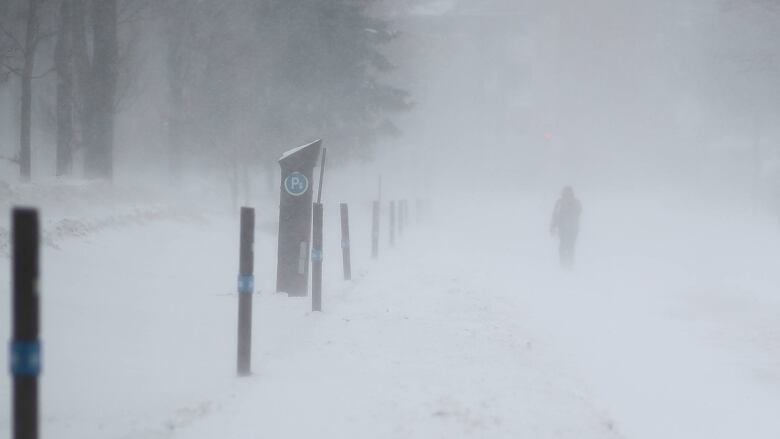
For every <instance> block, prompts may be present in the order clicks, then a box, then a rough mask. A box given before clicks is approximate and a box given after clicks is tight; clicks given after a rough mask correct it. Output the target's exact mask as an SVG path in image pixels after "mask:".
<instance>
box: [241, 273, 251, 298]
mask: <svg viewBox="0 0 780 439" xmlns="http://www.w3.org/2000/svg"><path fill="white" fill-rule="evenodd" d="M254 292H255V277H254V276H252V275H251V274H245V275H240V274H239V275H238V293H239V294H252V293H254Z"/></svg>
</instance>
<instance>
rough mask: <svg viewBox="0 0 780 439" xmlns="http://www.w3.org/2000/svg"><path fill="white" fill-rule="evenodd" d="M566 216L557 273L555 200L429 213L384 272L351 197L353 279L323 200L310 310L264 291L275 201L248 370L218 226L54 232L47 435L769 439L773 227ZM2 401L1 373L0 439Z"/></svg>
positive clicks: (5, 409) (601, 214) (226, 237)
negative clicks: (565, 245) (569, 243)
mask: <svg viewBox="0 0 780 439" xmlns="http://www.w3.org/2000/svg"><path fill="white" fill-rule="evenodd" d="M134 201H135V200H134ZM583 201H584V204H585V216H584V224H583V233H582V237H581V241H580V251H579V255H578V258H579V261H578V262H579V263H578V265H577V268H576V270H575V271H573V272H562V271H561V270H559V269H558V267H557V264H556V255H555V244H554V242H553V241H552V239H551V238H550V237H549V236H547V235H546V234H545V231H546V228H547V227H546V226H547V220H548V219H549V218H548V215H549V211H548V210H549V208H550V205H551V203H552V200H547V201H546V202H545V203H537V202H535V201H534V200H532V199H522V198H520V199H518V203H517V204H516V205H514V206H512V207H506V206H502V205H500V204H499V203H492V202H490V201H486V200H483V201H481V202H474V203H464V205H466V207H463V208H458V207H454V208H453V207H452V205H451V204H449V203H444V202H440V204H438V205H437V207H438V209H434V211H433V212H434V213H433V214H432V215H431V216H429V217H427V218H426V219H425V221H424V222H423V223H421V224H416V223H414V222H413V225H412V227H411V228H410V229H408V230H407V231H406V232H405V233H404V235H403V236H402V237H401V238H400V239H399V242H398V245H397V246H396V247H395V248H393V249H388V248H387V245H386V244H387V243H386V234H383V238H384V239H383V241H384V242H383V248H382V255H381V258H380V260H379V261H371V260H370V259H369V257H368V251H369V248H368V247H369V243H370V241H369V230H368V228H367V227H368V225H369V218H368V213H369V204H368V203H367V202H365V201H364V202H360V203H353V204H352V205H351V211H350V215H351V219H352V224H353V229H352V243H353V246H354V249H353V252H354V253H353V261H354V268H353V273H355V275H354V278H355V279H354V280H353V281H351V282H344V281H343V280H341V275H340V263H341V262H340V252H339V237H338V224H337V212H338V205H337V203H329V204H328V205H327V206H326V213H325V214H326V223H327V225H326V227H327V228H326V233H325V240H326V242H325V245H326V248H325V256H326V267H325V289H324V299H323V300H324V312H322V313H311V312H310V311H309V310H310V302H309V300H310V299H308V298H306V299H297V298H296V299H293V298H288V297H286V296H284V295H280V294H276V293H273V288H274V279H275V277H274V273H275V266H274V257H275V253H276V242H275V229H274V227H273V217H274V216H275V215H276V210H275V207H276V206H274V205H273V203H267V205H264V206H262V208H260V207H258V215H259V217H260V219H259V220H258V229H257V236H256V242H255V252H256V260H255V262H256V264H255V272H256V277H257V281H256V289H257V293H256V295H255V296H254V324H253V328H254V329H253V360H252V361H253V372H254V374H253V375H252V376H251V377H247V378H237V377H236V376H235V355H236V346H235V345H236V314H237V297H236V294H235V279H236V273H237V267H238V261H237V260H238V246H237V240H238V219H237V217H233V216H228V215H224V214H221V213H215V212H213V211H209V210H202V211H200V210H197V209H193V208H191V207H190V208H188V209H186V210H182V208H181V207H180V206H168V205H162V206H161V205H154V207H153V208H154V209H156V210H154V212H157V214H154V215H152V217H144V219H143V220H141V221H119V222H116V223H112V222H111V221H108V222H106V221H105V220H103V222H102V223H101V224H104V226H103V227H99V228H94V229H89V230H88V231H86V232H85V233H82V234H77V235H67V234H66V236H63V237H61V238H59V239H58V240H57V242H56V243H54V244H52V243H49V245H46V246H45V247H44V252H43V267H42V268H43V279H42V296H43V301H42V306H43V309H42V312H43V323H42V338H43V341H44V374H43V377H42V384H41V386H42V387H41V389H42V390H41V395H42V418H41V422H42V430H43V431H42V437H44V438H46V437H49V438H52V437H57V438H64V439H68V438H78V439H92V438H95V439H97V438H128V439H129V438H181V439H206V438H209V439H211V438H215V437H220V438H261V437H311V436H315V435H316V436H317V437H333V438H344V437H371V438H374V437H377V438H380V437H388V438H389V437H420V438H431V437H441V438H451V437H502V438H503V437H506V438H516V437H529V438H557V437H565V438H648V439H650V438H652V439H657V438H661V437H663V438H686V439H689V438H708V439H711V438H735V437H750V438H776V437H779V436H780V418H778V417H777V415H776V409H777V407H780V296H779V295H778V294H777V293H778V287H779V286H780V270H778V267H777V263H778V260H780V232H779V231H778V228H777V226H776V225H775V224H773V222H771V221H769V220H766V221H765V222H764V220H762V219H761V218H753V217H749V216H745V217H735V216H733V215H731V216H729V215H727V214H724V213H723V212H715V213H713V212H709V213H706V212H704V211H702V212H697V213H692V212H689V211H682V210H679V209H677V210H675V209H674V208H673V207H670V208H668V209H664V210H661V209H652V208H650V207H648V206H644V207H643V206H639V205H630V206H626V205H625V204H620V202H618V201H609V200H603V201H601V202H598V203H596V202H594V201H589V200H587V199H585V200H583ZM412 206H414V204H413V203H412ZM445 207H446V209H445ZM116 209H118V211H120V212H122V213H121V214H117V215H115V216H121V215H127V211H128V209H127V208H126V207H116ZM134 209H135V208H133V209H130V210H131V212H146V211H147V210H146V208H144V207H141V208H138V209H136V210H134ZM478 211H482V212H486V213H487V214H486V215H484V216H482V217H481V218H480V217H478V216H477V215H476V214H475V213H476V212H478ZM44 215H46V212H44ZM90 215H97V214H93V213H90ZM100 215H101V216H102V217H105V216H106V215H107V213H106V212H105V211H100ZM138 215H141V216H144V215H145V214H143V213H138ZM109 216H110V215H109ZM65 218H68V216H67V215H64V216H62V217H54V218H48V219H47V218H46V216H44V223H45V224H47V225H48V226H49V227H54V226H56V224H59V223H60V222H61V221H62V220H63V219H65ZM412 218H413V219H414V215H412ZM71 219H72V218H71ZM81 221H82V222H84V223H88V224H94V223H96V222H98V220H97V219H91V218H81ZM383 225H386V221H385V223H384V224H383ZM55 244H56V245H55ZM8 265H9V261H8V259H7V256H0V297H1V298H2V299H0V300H2V302H0V305H1V306H0V310H2V311H1V313H0V339H3V340H8V338H9V329H10V328H9V327H10V322H9V318H10V315H9V312H8V309H9V305H10V292H9V289H10V279H9V278H8V276H9V275H8V273H9V266H8ZM0 359H2V360H3V361H4V362H6V363H7V353H6V352H3V353H2V354H0ZM9 394H10V379H9V377H8V375H7V373H6V374H3V375H2V377H1V378H0V395H6V397H3V398H0V437H7V435H8V431H9V429H10V425H9V423H10V421H9V417H10V408H9V402H10V401H9V399H10V398H9V397H8V396H7V395H9Z"/></svg>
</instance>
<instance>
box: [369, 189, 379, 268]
mask: <svg viewBox="0 0 780 439" xmlns="http://www.w3.org/2000/svg"><path fill="white" fill-rule="evenodd" d="M371 207H372V208H371V257H372V258H373V259H377V258H378V257H379V201H374V203H373V205H372V206H371Z"/></svg>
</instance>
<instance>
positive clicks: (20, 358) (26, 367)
mask: <svg viewBox="0 0 780 439" xmlns="http://www.w3.org/2000/svg"><path fill="white" fill-rule="evenodd" d="M40 373H41V344H40V342H38V341H12V342H11V375H13V376H22V377H37V376H38V375H40Z"/></svg>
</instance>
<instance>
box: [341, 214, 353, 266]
mask: <svg viewBox="0 0 780 439" xmlns="http://www.w3.org/2000/svg"><path fill="white" fill-rule="evenodd" d="M341 255H342V259H343V265H344V280H351V279H352V261H351V255H350V249H349V206H347V203H341Z"/></svg>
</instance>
